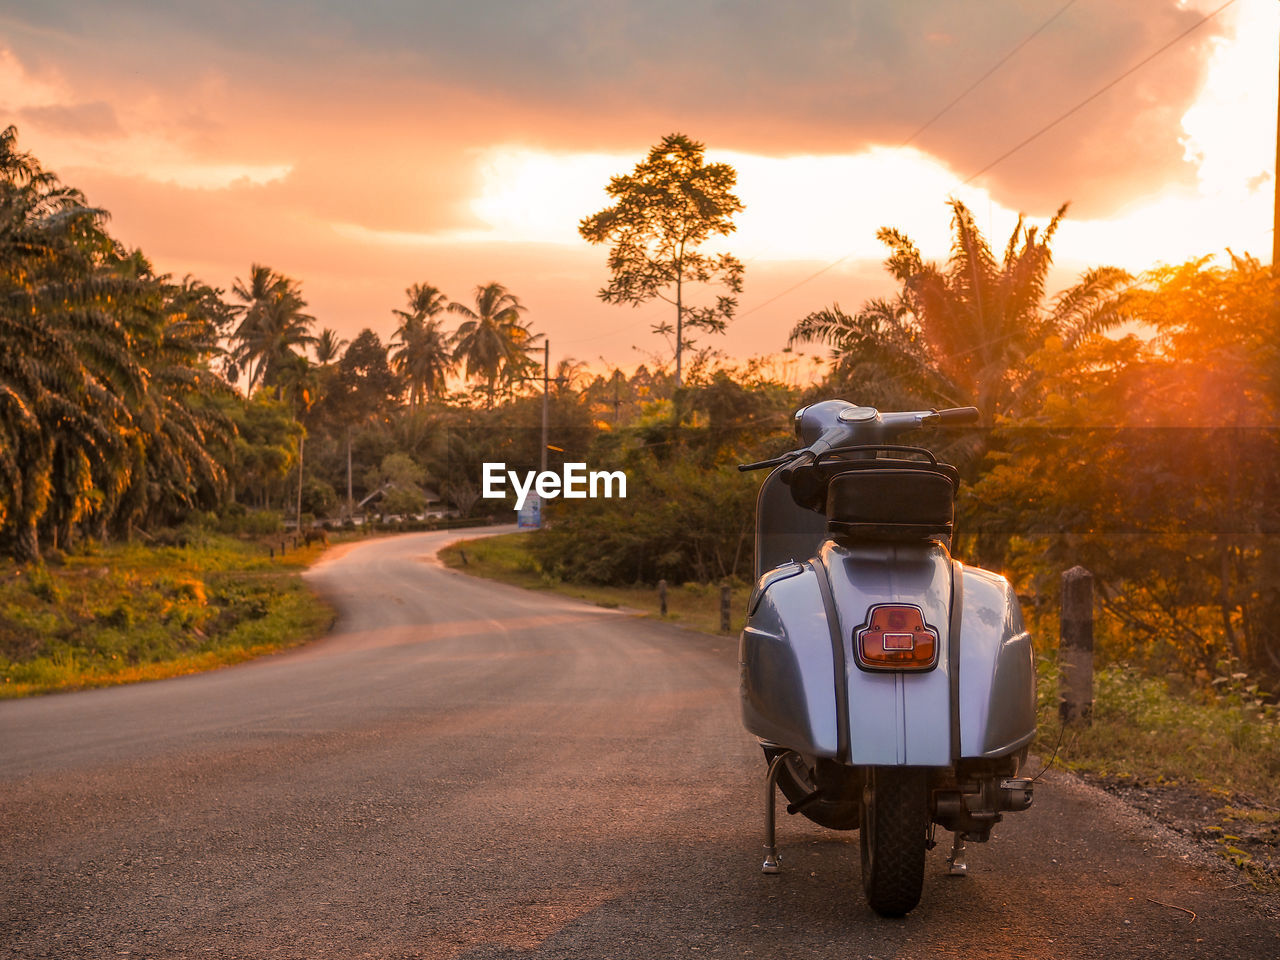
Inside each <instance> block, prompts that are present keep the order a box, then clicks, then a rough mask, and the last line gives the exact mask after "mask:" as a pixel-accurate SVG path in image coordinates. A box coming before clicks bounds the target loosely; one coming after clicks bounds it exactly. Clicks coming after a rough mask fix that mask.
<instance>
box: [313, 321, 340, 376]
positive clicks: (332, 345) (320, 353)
mask: <svg viewBox="0 0 1280 960" xmlns="http://www.w3.org/2000/svg"><path fill="white" fill-rule="evenodd" d="M346 345H347V341H345V340H342V339H340V338H339V337H338V331H336V330H334V329H333V328H332V327H325V328H324V329H323V330H321V331H320V335H319V336H318V337H316V339H315V342H314V343H313V344H312V347H313V348H314V349H315V352H316V363H318V364H320V366H322V367H325V366H328V365H329V364H331V363H333V362H334V361H335V360H337V359H338V358H339V357H340V356H341V355H342V348H343V347H345V346H346Z"/></svg>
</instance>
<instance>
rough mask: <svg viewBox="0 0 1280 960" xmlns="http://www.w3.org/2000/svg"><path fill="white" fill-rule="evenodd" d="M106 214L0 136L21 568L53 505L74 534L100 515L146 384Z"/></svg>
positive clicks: (3, 515) (0, 251)
mask: <svg viewBox="0 0 1280 960" xmlns="http://www.w3.org/2000/svg"><path fill="white" fill-rule="evenodd" d="M105 216H106V215H105V213H104V212H103V211H101V210H97V209H94V208H91V207H88V206H86V204H85V202H84V197H83V195H82V194H81V193H80V192H79V191H77V190H74V189H72V188H70V187H66V186H64V185H63V184H62V183H61V182H59V180H58V179H57V177H56V176H54V175H53V174H52V173H49V172H47V171H44V170H43V169H41V167H40V164H39V163H38V162H37V161H36V159H35V158H34V157H33V156H31V155H30V154H27V153H21V152H19V151H18V149H17V131H16V129H15V128H14V127H12V126H10V127H7V128H6V129H5V130H4V131H3V133H0V524H2V525H3V528H4V532H5V533H6V535H7V536H8V537H11V538H12V546H13V552H14V554H15V556H16V557H17V558H18V559H19V560H21V561H39V559H40V524H41V523H42V521H43V520H44V519H45V518H46V517H47V515H48V512H49V510H50V507H51V506H53V507H54V509H55V511H56V514H57V515H56V516H55V520H56V521H58V522H59V525H60V526H61V527H63V528H65V527H66V526H67V525H69V524H72V523H74V522H76V521H77V520H79V519H80V518H82V517H83V516H84V515H85V514H86V513H87V512H88V510H89V509H90V508H91V506H92V503H93V500H94V490H93V488H94V484H95V469H98V470H100V469H101V465H103V464H107V463H112V462H113V461H114V460H115V459H116V457H117V456H118V455H119V452H120V450H121V448H122V446H123V445H124V443H125V435H124V433H123V431H122V430H121V429H119V428H120V427H121V426H127V425H128V422H129V415H128V410H127V404H128V403H129V402H136V401H137V398H138V397H139V396H140V395H142V394H143V393H144V392H145V389H146V385H147V379H148V371H147V370H146V369H145V368H144V367H143V366H142V365H141V364H139V363H138V362H137V358H136V356H135V355H134V354H133V352H132V351H131V349H130V340H131V336H132V333H133V332H132V330H131V326H130V325H129V324H127V323H122V322H120V319H121V318H120V312H119V308H118V305H119V304H121V303H122V302H125V301H127V300H128V299H129V298H130V297H132V296H134V295H135V294H136V292H137V289H136V288H137V284H135V283H133V282H132V281H131V280H130V279H129V278H128V277H124V276H120V275H117V274H115V273H113V272H112V271H111V270H110V269H109V268H108V266H107V263H108V260H109V259H110V258H112V257H114V256H115V254H116V245H115V243H114V241H112V240H111V238H110V237H109V236H108V235H107V234H106V231H105V230H104V229H103V227H102V223H103V220H104V219H105ZM126 319H127V318H126Z"/></svg>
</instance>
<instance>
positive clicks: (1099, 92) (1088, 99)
mask: <svg viewBox="0 0 1280 960" xmlns="http://www.w3.org/2000/svg"><path fill="white" fill-rule="evenodd" d="M1235 2H1236V0H1227V2H1226V3H1224V4H1223V5H1222V6H1220V7H1218V9H1216V10H1214V11H1213V12H1212V13H1207V14H1205V15H1204V16H1203V17H1201V18H1200V20H1199V21H1198V22H1196V23H1194V24H1192V25H1191V26H1189V27H1187V29H1185V30H1183V31H1182V32H1181V33H1180V34H1178V35H1177V36H1176V37H1174V38H1173V39H1172V40H1170V41H1169V42H1168V43H1166V44H1165V45H1164V46H1163V47H1161V48H1160V49H1158V50H1156V51H1155V52H1153V53H1151V54H1149V55H1147V56H1146V57H1144V58H1143V59H1142V60H1139V61H1138V62H1137V63H1135V64H1134V65H1133V66H1132V67H1130V68H1129V69H1128V70H1126V71H1125V72H1124V73H1122V74H1120V76H1118V77H1116V78H1115V79H1114V80H1112V81H1111V82H1110V83H1108V84H1106V85H1105V86H1103V87H1099V88H1098V89H1097V90H1095V91H1094V92H1093V93H1091V94H1090V95H1089V96H1087V97H1085V98H1084V99H1083V100H1081V101H1080V102H1079V103H1077V104H1076V105H1075V106H1074V107H1072V108H1071V109H1070V110H1068V111H1067V112H1066V113H1064V114H1062V115H1061V116H1059V117H1057V118H1056V119H1055V120H1051V121H1050V122H1049V123H1046V124H1045V125H1044V126H1043V127H1041V128H1040V129H1039V130H1037V131H1036V132H1035V133H1033V134H1032V135H1031V136H1029V137H1027V139H1025V140H1023V141H1022V142H1021V143H1019V144H1018V145H1017V146H1015V147H1012V148H1010V149H1008V150H1006V151H1005V152H1004V153H1002V154H1000V156H998V157H996V158H995V159H994V160H992V161H991V162H990V163H988V164H987V165H986V166H985V167H983V168H982V169H981V170H979V171H978V172H977V173H975V174H973V175H972V176H970V177H969V179H968V180H966V181H964V182H965V183H966V184H969V183H971V182H972V181H974V180H976V179H977V178H978V177H980V176H982V175H983V174H984V173H986V172H987V171H988V170H990V169H991V168H992V167H994V166H996V165H997V164H999V163H1002V162H1003V161H1005V160H1007V159H1008V158H1009V157H1011V156H1013V155H1014V154H1015V153H1017V152H1018V151H1019V150H1021V149H1022V148H1023V147H1025V146H1026V145H1027V144H1029V143H1031V142H1032V141H1033V140H1036V139H1038V138H1039V137H1041V136H1042V135H1044V134H1046V133H1048V132H1049V131H1050V130H1052V129H1053V128H1054V127H1056V126H1057V125H1058V124H1060V123H1061V122H1062V121H1063V120H1065V119H1067V117H1069V116H1071V115H1072V114H1073V113H1075V112H1076V111H1077V110H1079V109H1081V108H1082V107H1085V106H1087V105H1088V104H1090V103H1092V102H1093V101H1094V100H1097V99H1098V97H1100V96H1102V95H1103V94H1104V93H1106V92H1107V91H1108V90H1110V89H1111V88H1112V87H1114V86H1115V85H1116V84H1117V83H1119V82H1120V81H1121V80H1124V79H1125V78H1126V77H1128V76H1129V75H1131V74H1133V73H1135V72H1136V71H1138V70H1140V69H1141V68H1142V67H1145V66H1146V65H1147V64H1148V63H1150V62H1151V61H1152V60H1154V59H1155V58H1156V57H1158V56H1160V54H1162V53H1164V52H1165V51H1166V50H1168V49H1169V48H1170V47H1172V46H1173V45H1174V44H1175V43H1177V42H1178V41H1179V40H1181V39H1182V38H1183V37H1186V36H1188V35H1190V34H1192V33H1194V32H1195V31H1197V30H1199V29H1200V28H1201V27H1203V26H1204V25H1205V24H1206V23H1208V22H1209V21H1210V20H1212V19H1213V18H1214V17H1216V16H1217V15H1218V14H1220V13H1221V12H1222V11H1223V10H1225V9H1227V7H1229V6H1231V5H1232V4H1233V3H1235Z"/></svg>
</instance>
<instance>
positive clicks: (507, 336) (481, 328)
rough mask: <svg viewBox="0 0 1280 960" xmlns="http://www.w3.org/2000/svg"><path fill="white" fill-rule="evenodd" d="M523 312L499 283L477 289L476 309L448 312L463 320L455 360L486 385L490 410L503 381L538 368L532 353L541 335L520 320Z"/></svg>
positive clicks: (452, 308)
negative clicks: (530, 353) (535, 342)
mask: <svg viewBox="0 0 1280 960" xmlns="http://www.w3.org/2000/svg"><path fill="white" fill-rule="evenodd" d="M524 310H525V307H524V305H523V304H522V303H521V302H520V301H519V299H517V297H516V296H515V294H513V293H511V292H510V291H509V290H508V289H507V288H506V287H504V286H503V285H502V284H500V283H486V284H483V285H481V286H479V287H476V305H475V309H474V310H473V309H472V308H471V307H468V306H466V305H465V304H461V303H451V304H449V312H450V313H456V314H458V315H459V316H460V317H462V318H463V320H462V323H460V324H459V325H458V331H457V333H456V334H455V337H454V342H455V344H456V357H457V359H458V361H459V362H461V363H462V364H464V370H465V372H466V375H467V377H468V379H470V378H473V377H478V378H480V379H482V380H483V381H484V382H485V388H486V393H487V395H488V404H487V405H488V406H489V407H492V406H493V400H494V396H495V394H496V392H497V384H498V382H499V381H500V380H501V381H503V382H504V383H506V384H508V385H510V384H513V383H515V382H516V381H517V380H519V379H520V378H521V377H523V376H524V375H525V374H526V373H528V372H529V371H531V370H532V369H533V368H534V367H535V366H536V365H537V364H536V361H534V360H533V359H532V358H531V357H530V355H529V351H530V350H531V349H532V348H533V346H534V341H535V340H537V339H538V338H539V337H540V336H541V334H535V333H533V332H532V331H531V330H530V329H529V327H528V326H527V325H526V324H525V323H524V322H522V321H521V319H520V314H522V313H523V312H524Z"/></svg>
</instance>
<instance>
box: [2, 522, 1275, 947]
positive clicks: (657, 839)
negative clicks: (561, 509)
mask: <svg viewBox="0 0 1280 960" xmlns="http://www.w3.org/2000/svg"><path fill="white" fill-rule="evenodd" d="M445 540H446V535H444V534H420V535H409V536H404V537H397V538H392V539H387V540H378V541H371V542H368V543H365V544H361V545H359V546H357V547H355V548H353V549H349V550H347V551H346V552H345V553H335V554H333V555H331V556H330V557H329V558H327V559H326V560H325V561H324V562H322V563H321V564H320V565H318V566H317V567H316V568H315V569H314V570H313V571H312V572H311V573H310V577H311V579H312V581H313V582H314V584H315V586H316V587H317V588H318V589H320V590H322V591H323V592H324V593H325V594H327V595H328V596H329V597H330V598H331V599H332V601H333V602H334V603H335V605H336V606H337V608H338V610H339V612H340V617H339V620H338V622H337V624H336V628H335V630H334V631H333V633H332V634H331V635H330V636H328V637H327V638H325V639H324V640H322V641H320V642H319V643H316V644H314V645H312V646H310V647H308V648H306V649H304V650H300V651H297V652H294V653H291V654H286V655H282V656H278V657H273V658H269V659H267V660H262V661H258V662H255V663H252V664H246V665H244V666H240V667H235V668H231V669H226V670H221V671H217V672H214V673H209V674H203V675H200V676H193V677H186V678H182V679H178V680H171V681H164V682H159V683H151V684H144V685H139V686H134V687H128V688H117V689H109V690H99V691H89V692H85V693H78V694H71V695H64V696H51V697H43V698H39V699H32V700H25V701H14V702H6V703H0V957H23V958H26V957H58V958H96V957H121V956H133V957H155V958H182V957H192V958H195V957H228V958H231V957H243V958H266V957H290V958H344V960H345V958H358V957H380V958H392V957H394V958H409V957H430V958H467V960H473V958H509V960H515V958H553V957H554V958H575V960H576V958H602V960H604V958H608V960H613V958H629V957H636V958H641V957H643V958H645V960H653V958H665V957H675V956H680V957H686V956H703V957H747V956H749V957H763V958H771V957H779V958H781V957H786V958H810V957H812V958H837V957H839V958H848V957H896V958H915V957H920V958H925V957H929V958H934V957H970V956H978V955H981V956H984V957H1064V958H1065V957H1072V958H1074V957H1080V958H1085V957H1089V958H1092V957H1098V956H1107V957H1109V958H1117V957H1156V956H1159V957H1169V956H1176V957H1212V958H1215V960H1222V958H1235V957H1240V958H1250V960H1255V958H1269V957H1280V923H1278V922H1277V920H1276V914H1275V911H1274V904H1268V903H1266V902H1264V901H1263V900H1261V899H1260V898H1259V897H1258V895H1256V894H1254V893H1252V892H1251V891H1250V890H1249V889H1248V888H1247V887H1245V886H1242V885H1240V884H1239V881H1238V878H1236V877H1234V876H1232V875H1230V874H1226V873H1223V872H1221V871H1219V870H1218V869H1216V868H1215V867H1214V865H1213V864H1211V863H1205V862H1203V861H1202V860H1200V859H1199V858H1198V857H1197V855H1196V854H1195V853H1194V852H1191V851H1188V850H1185V849H1182V848H1181V847H1179V846H1178V845H1177V842H1176V841H1175V840H1172V839H1170V838H1169V837H1168V836H1167V835H1165V834H1163V833H1162V832H1161V831H1160V830H1159V828H1157V827H1156V826H1154V825H1153V824H1152V823H1151V822H1150V821H1149V820H1146V819H1145V818H1143V817H1141V816H1138V815H1135V814H1132V813H1130V812H1128V810H1127V808H1124V807H1122V806H1120V805H1118V804H1117V803H1116V802H1114V801H1112V800H1110V799H1109V798H1107V797H1105V795H1103V794H1100V793H1098V792H1096V791H1093V790H1091V789H1089V788H1087V787H1084V786H1082V785H1080V784H1078V783H1077V782H1075V781H1074V780H1071V779H1069V778H1066V777H1058V776H1056V775H1055V774H1052V773H1051V774H1050V775H1049V777H1048V778H1046V780H1045V781H1042V783H1041V785H1040V787H1039V789H1038V792H1037V799H1036V806H1035V807H1033V809H1032V810H1031V811H1030V812H1029V813H1026V814H1023V815H1021V816H1013V817H1010V818H1009V819H1008V820H1007V821H1006V822H1005V823H1004V824H1002V825H1001V826H1000V827H998V828H997V830H996V835H995V838H994V839H993V841H992V842H991V843H990V844H988V845H986V846H980V845H971V846H970V852H971V855H970V864H971V875H970V876H969V877H967V878H964V879H952V878H948V877H946V876H944V875H943V873H944V867H945V864H944V863H943V857H944V850H943V849H942V848H941V847H940V848H939V849H936V850H934V851H933V852H932V853H931V854H930V861H929V878H928V881H927V884H926V890H925V899H924V902H923V904H922V906H921V907H920V908H919V909H917V910H916V911H915V912H914V913H913V914H912V915H911V916H910V917H908V918H907V919H906V920H904V921H884V920H880V919H878V918H876V917H874V916H873V915H872V914H871V913H870V912H869V911H868V910H867V909H866V907H865V906H864V905H863V904H862V902H861V897H860V891H859V889H858V866H857V845H856V834H835V833H830V832H826V831H822V830H820V829H819V828H817V827H812V826H811V825H809V824H808V823H807V822H803V821H800V820H799V819H798V818H784V822H783V823H782V824H781V825H780V830H779V834H780V839H781V841H782V844H783V854H784V858H785V859H784V872H783V873H782V874H781V875H780V876H777V877H764V876H762V875H761V874H760V873H759V858H760V843H761V826H760V811H759V807H760V798H759V795H758V791H759V779H760V776H761V775H762V773H763V764H762V762H761V759H760V756H759V751H758V748H757V747H755V746H754V744H753V743H752V742H751V740H750V739H749V738H748V737H747V736H746V735H745V734H744V733H743V732H742V730H741V728H740V726H739V723H738V716H737V700H736V696H737V691H736V684H737V675H736V666H735V654H736V650H735V641H733V640H731V639H727V638H726V639H717V638H715V637H709V636H704V635H701V634H696V633H691V632H688V631H684V630H681V629H678V628H675V627H671V626H667V625H663V624H660V623H657V622H654V621H649V620H643V619H639V618H636V617H632V616H628V615H626V614H624V613H619V612H616V611H607V610H602V609H598V608H595V607H591V606H587V605H584V604H580V603H577V602H574V601H570V600H565V599H562V598H558V597H555V596H549V595H543V594H538V593H525V592H522V591H519V590H516V589H513V588H508V587H503V586H500V585H495V584H493V583H490V582H487V581H480V580H473V579H471V578H468V577H464V576H461V575H458V574H454V573H451V572H449V571H446V570H444V569H442V568H440V567H439V566H438V565H436V564H435V563H434V562H433V561H432V557H433V555H434V552H435V550H436V549H437V548H438V547H439V546H441V545H442V544H443V543H444V542H445ZM1177 908H1184V909H1185V910H1189V911H1194V912H1195V913H1196V914H1197V918H1196V919H1195V920H1194V921H1192V920H1191V919H1190V915H1189V914H1188V913H1187V912H1184V910H1179V909H1177Z"/></svg>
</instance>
